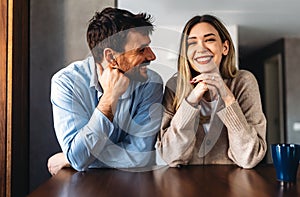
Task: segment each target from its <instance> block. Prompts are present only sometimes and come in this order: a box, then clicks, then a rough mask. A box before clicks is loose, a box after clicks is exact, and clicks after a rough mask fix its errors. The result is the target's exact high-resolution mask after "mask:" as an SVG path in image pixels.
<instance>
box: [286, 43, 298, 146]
mask: <svg viewBox="0 0 300 197" xmlns="http://www.w3.org/2000/svg"><path fill="white" fill-rule="evenodd" d="M284 51H285V53H284V54H285V76H286V84H285V88H286V117H287V131H288V133H287V141H288V142H290V143H298V144H300V131H299V130H296V129H294V124H295V123H297V122H298V123H299V124H300V38H286V39H285V42H284Z"/></svg>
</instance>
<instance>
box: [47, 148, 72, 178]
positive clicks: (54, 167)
mask: <svg viewBox="0 0 300 197" xmlns="http://www.w3.org/2000/svg"><path fill="white" fill-rule="evenodd" d="M47 165H48V171H49V172H50V174H51V175H52V176H53V175H56V174H57V172H58V171H59V170H60V169H62V168H64V167H70V163H69V162H68V160H67V158H66V156H65V155H64V153H62V152H60V153H56V154H55V155H52V156H51V157H50V158H49V159H48V164H47Z"/></svg>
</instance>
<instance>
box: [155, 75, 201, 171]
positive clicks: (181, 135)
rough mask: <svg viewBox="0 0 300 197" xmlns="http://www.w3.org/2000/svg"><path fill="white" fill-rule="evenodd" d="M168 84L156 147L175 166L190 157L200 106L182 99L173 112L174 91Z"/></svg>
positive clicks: (185, 162) (167, 161) (184, 162)
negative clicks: (194, 105)
mask: <svg viewBox="0 0 300 197" xmlns="http://www.w3.org/2000/svg"><path fill="white" fill-rule="evenodd" d="M175 82H176V80H175ZM168 86H169V85H168V84H167V86H166V88H165V93H164V99H163V105H164V112H163V119H162V124H161V129H160V133H159V135H158V140H157V149H158V152H159V153H160V155H161V157H162V159H163V160H164V161H165V162H166V163H167V164H168V165H169V166H171V167H176V166H177V165H179V164H187V163H188V161H189V160H190V158H191V157H192V154H193V149H194V146H195V142H196V131H197V128H198V126H199V117H198V116H199V114H200V106H198V107H193V106H191V105H190V104H189V103H188V102H187V101H186V100H183V102H182V103H181V105H180V107H179V108H178V110H177V111H176V112H175V109H174V107H173V100H174V95H175V93H174V92H175V91H174V90H172V88H170V87H168Z"/></svg>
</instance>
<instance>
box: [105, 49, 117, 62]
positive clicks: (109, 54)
mask: <svg viewBox="0 0 300 197" xmlns="http://www.w3.org/2000/svg"><path fill="white" fill-rule="evenodd" d="M113 53H114V51H113V50H112V49H111V48H105V49H104V51H103V57H104V59H105V60H106V61H107V62H109V63H111V62H114V61H116V58H115V57H114V55H113Z"/></svg>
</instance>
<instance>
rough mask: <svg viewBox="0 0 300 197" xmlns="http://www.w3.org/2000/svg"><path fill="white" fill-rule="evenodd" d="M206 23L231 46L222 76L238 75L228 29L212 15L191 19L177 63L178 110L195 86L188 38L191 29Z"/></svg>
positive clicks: (222, 68)
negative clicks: (192, 80)
mask: <svg viewBox="0 0 300 197" xmlns="http://www.w3.org/2000/svg"><path fill="white" fill-rule="evenodd" d="M202 22H206V23H209V24H210V25H212V26H213V27H214V28H215V29H216V30H217V31H218V33H219V36H220V38H221V41H222V43H224V42H225V41H226V40H227V41H228V44H229V50H228V54H227V55H226V56H225V55H223V57H222V60H221V63H220V67H219V69H220V73H221V76H222V77H223V78H224V79H225V78H227V79H229V78H234V77H235V75H236V73H237V68H236V60H235V50H234V45H233V42H232V39H231V37H230V34H229V32H228V31H227V29H226V27H225V26H224V25H223V24H222V22H221V21H220V20H219V19H217V18H216V17H215V16H212V15H203V16H195V17H193V18H192V19H190V20H189V21H188V22H187V23H186V25H185V27H184V29H183V33H182V35H181V41H180V49H179V52H180V54H179V56H178V61H177V66H178V78H177V87H176V93H175V99H174V103H173V106H174V107H175V109H176V110H177V109H178V108H179V106H180V104H181V102H182V100H183V99H184V98H185V97H187V96H188V94H189V93H190V92H191V91H192V89H193V86H192V85H191V84H190V83H189V81H190V80H191V79H192V73H191V69H192V68H191V65H190V63H189V61H188V59H187V38H188V36H189V34H190V31H191V29H192V28H193V27H194V26H195V25H196V24H198V23H202Z"/></svg>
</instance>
